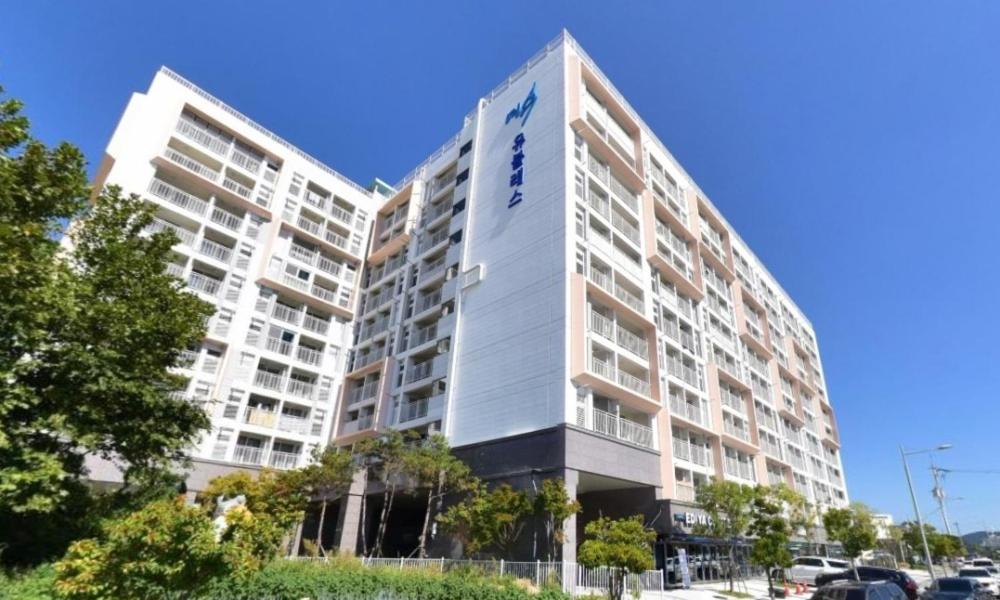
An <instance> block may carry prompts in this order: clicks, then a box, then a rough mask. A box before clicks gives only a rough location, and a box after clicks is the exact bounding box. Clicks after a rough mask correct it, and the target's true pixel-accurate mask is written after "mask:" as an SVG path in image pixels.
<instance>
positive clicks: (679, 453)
mask: <svg viewBox="0 0 1000 600" xmlns="http://www.w3.org/2000/svg"><path fill="white" fill-rule="evenodd" d="M673 449H674V458H678V459H680V460H686V461H688V462H689V463H694V464H696V465H699V466H702V467H711V466H712V455H711V454H710V453H709V451H708V448H706V447H705V446H703V445H701V444H694V443H691V442H690V441H688V440H684V439H680V438H674V443H673Z"/></svg>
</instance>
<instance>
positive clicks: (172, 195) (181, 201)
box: [149, 177, 208, 215]
mask: <svg viewBox="0 0 1000 600" xmlns="http://www.w3.org/2000/svg"><path fill="white" fill-rule="evenodd" d="M149 193H150V194H152V195H154V196H156V197H157V198H162V199H163V200H166V201H167V202H170V203H171V204H174V205H175V206H179V207H181V208H183V209H185V210H189V211H191V212H193V213H195V214H198V215H203V214H205V211H207V210H208V202H206V201H205V200H202V199H201V198H198V197H197V196H194V195H192V194H189V193H187V192H185V191H184V190H181V189H179V188H177V187H174V186H172V185H170V184H169V183H166V182H163V181H160V180H159V179H156V178H155V177H154V178H153V180H152V181H150V182H149Z"/></svg>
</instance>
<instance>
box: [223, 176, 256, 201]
mask: <svg viewBox="0 0 1000 600" xmlns="http://www.w3.org/2000/svg"><path fill="white" fill-rule="evenodd" d="M222 187H224V188H225V189H227V190H229V191H230V192H232V193H234V194H236V195H237V196H239V197H240V198H250V196H252V195H253V190H251V189H250V188H248V187H247V186H245V185H243V184H242V183H240V182H238V181H236V180H235V179H230V178H229V177H226V178H225V179H223V180H222Z"/></svg>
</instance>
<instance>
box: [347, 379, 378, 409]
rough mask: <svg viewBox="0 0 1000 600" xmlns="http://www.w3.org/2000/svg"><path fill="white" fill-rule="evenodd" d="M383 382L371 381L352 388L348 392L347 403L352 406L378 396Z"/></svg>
mask: <svg viewBox="0 0 1000 600" xmlns="http://www.w3.org/2000/svg"><path fill="white" fill-rule="evenodd" d="M380 385H381V382H380V381H379V380H377V379H376V380H374V381H369V382H367V383H365V384H364V385H362V386H361V387H356V388H354V389H352V390H351V391H350V392H349V393H348V394H347V404H348V406H351V405H353V404H358V403H360V402H367V401H368V400H374V399H375V398H377V397H378V390H379V386H380Z"/></svg>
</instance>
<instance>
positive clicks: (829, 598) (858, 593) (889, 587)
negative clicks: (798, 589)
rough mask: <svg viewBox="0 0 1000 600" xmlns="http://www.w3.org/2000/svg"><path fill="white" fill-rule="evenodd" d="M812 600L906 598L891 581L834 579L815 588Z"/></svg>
mask: <svg viewBox="0 0 1000 600" xmlns="http://www.w3.org/2000/svg"><path fill="white" fill-rule="evenodd" d="M812 600H906V592H904V591H903V590H902V589H900V587H899V586H898V585H896V584H895V583H893V582H891V581H835V582H833V583H828V584H826V585H824V586H823V587H821V588H819V589H818V590H816V593H815V594H813V596H812Z"/></svg>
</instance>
